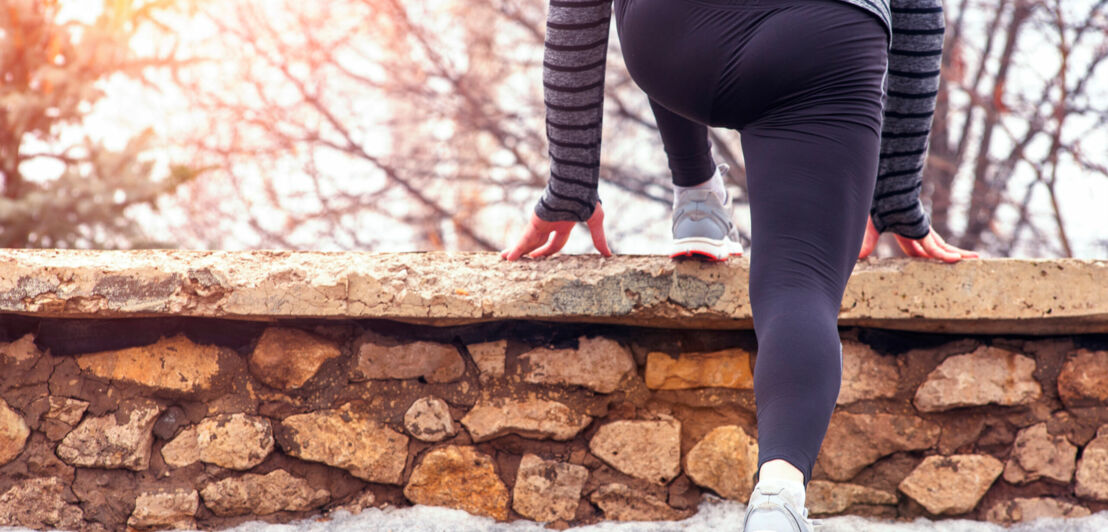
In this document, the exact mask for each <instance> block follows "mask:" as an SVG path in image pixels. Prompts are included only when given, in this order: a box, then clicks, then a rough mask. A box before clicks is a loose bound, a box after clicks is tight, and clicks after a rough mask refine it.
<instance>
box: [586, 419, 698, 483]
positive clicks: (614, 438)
mask: <svg viewBox="0 0 1108 532" xmlns="http://www.w3.org/2000/svg"><path fill="white" fill-rule="evenodd" d="M589 449H590V450H591V451H592V453H593V454H594V455H596V456H597V457H599V458H600V459H601V460H603V461H604V462H606V463H607V464H608V465H610V466H612V467H614V468H615V469H616V470H618V471H620V472H622V473H625V474H627V475H630V476H632V477H635V478H640V479H643V480H647V481H650V482H653V483H655V484H660V485H665V484H666V483H668V482H669V481H670V480H673V478H674V477H676V476H677V475H678V474H679V473H680V472H681V471H680V468H681V422H679V421H677V420H676V419H663V420H660V421H630V420H626V421H613V422H611V423H608V424H606V425H603V426H601V427H600V429H599V430H597V431H596V434H595V435H593V437H592V439H591V440H589Z"/></svg>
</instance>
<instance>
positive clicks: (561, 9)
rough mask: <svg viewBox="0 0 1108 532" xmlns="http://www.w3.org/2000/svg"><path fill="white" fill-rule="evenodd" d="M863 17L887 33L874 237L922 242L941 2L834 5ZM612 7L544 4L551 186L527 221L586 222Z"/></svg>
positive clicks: (595, 0)
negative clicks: (857, 11) (883, 234)
mask: <svg viewBox="0 0 1108 532" xmlns="http://www.w3.org/2000/svg"><path fill="white" fill-rule="evenodd" d="M839 1H842V2H846V3H849V4H853V5H856V6H858V7H861V8H863V9H866V10H868V11H870V12H872V13H873V14H874V15H876V16H877V17H878V18H880V19H881V21H882V22H883V23H884V25H885V27H886V28H887V29H888V31H889V35H890V48H889V71H888V79H887V87H886V89H887V90H886V100H885V116H884V125H883V126H882V136H881V159H880V163H879V166H878V176H877V186H876V188H875V190H874V196H873V204H872V207H871V210H870V215H871V217H872V218H873V222H874V225H875V226H876V227H877V229H878V230H879V231H881V232H885V231H894V232H896V233H897V234H899V235H901V236H904V237H908V238H923V237H924V236H927V233H928V231H929V230H930V228H931V220H930V219H929V218H928V216H927V213H926V212H924V210H923V206H922V204H921V203H920V199H919V195H920V188H921V186H922V183H923V179H922V177H923V166H924V162H925V160H926V158H927V146H928V137H929V135H930V132H931V121H932V117H933V115H934V112H935V98H936V96H937V95H938V86H939V68H940V64H941V62H942V44H943V31H944V20H943V8H942V0H839ZM611 16H612V4H611V0H550V10H549V14H548V17H547V25H546V51H545V55H544V60H543V86H544V92H545V96H546V134H547V138H548V139H549V142H550V181H549V183H548V184H547V187H546V190H545V192H544V193H543V196H542V198H541V199H540V200H539V203H538V205H536V206H535V213H536V214H537V215H538V216H539V218H542V219H543V220H547V221H561V220H573V221H585V220H588V219H589V217H590V216H592V213H593V210H594V209H595V208H596V204H597V202H598V201H599V195H598V194H597V181H598V176H599V169H600V140H601V126H602V121H603V115H604V111H603V105H602V103H603V100H604V74H605V64H606V58H607V55H608V35H609V27H610V24H611Z"/></svg>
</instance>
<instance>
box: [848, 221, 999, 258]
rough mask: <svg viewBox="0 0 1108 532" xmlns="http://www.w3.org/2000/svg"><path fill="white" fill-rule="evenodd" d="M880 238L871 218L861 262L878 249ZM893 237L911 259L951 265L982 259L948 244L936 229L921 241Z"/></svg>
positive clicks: (898, 236) (863, 243)
mask: <svg viewBox="0 0 1108 532" xmlns="http://www.w3.org/2000/svg"><path fill="white" fill-rule="evenodd" d="M880 236H881V234H880V233H878V232H877V227H875V226H874V225H873V218H870V219H869V220H868V221H867V222H866V237H865V239H864V240H863V241H862V252H861V253H859V254H858V259H859V260H861V259H864V258H866V257H868V256H869V255H870V253H873V250H874V248H876V247H877V239H878V237H880ZM893 236H895V237H896V243H897V244H899V245H900V249H902V250H903V251H904V254H905V255H908V256H909V257H918V258H921V259H939V260H941V261H943V262H949V263H954V262H958V261H960V260H962V259H979V258H981V256H980V255H978V254H977V253H974V252H972V251H966V250H964V249H960V248H956V247H954V246H952V245H950V244H947V243H946V241H944V240H943V237H941V236H939V234H938V233H936V232H935V230H934V229H932V230H931V231H930V232H928V233H927V236H925V237H923V238H920V239H912V238H905V237H903V236H900V235H893Z"/></svg>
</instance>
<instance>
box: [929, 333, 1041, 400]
mask: <svg viewBox="0 0 1108 532" xmlns="http://www.w3.org/2000/svg"><path fill="white" fill-rule="evenodd" d="M1034 372H1035V359H1033V358H1030V357H1027V356H1024V355H1021V354H1019V353H1014V352H1012V351H1008V350H1006V349H1001V348H999V347H990V346H981V347H980V348H978V349H977V350H976V351H974V352H972V353H969V354H965V355H955V356H952V357H950V358H947V359H946V360H944V361H943V363H942V364H939V367H937V368H935V370H934V371H932V372H931V373H930V374H929V375H928V376H927V380H926V381H925V382H924V383H923V384H922V385H921V386H920V387H919V389H918V390H916V398H915V405H916V408H918V409H919V410H920V411H922V412H940V411H943V410H950V409H953V408H959V407H963V406H982V405H987V404H999V405H1005V406H1012V405H1024V404H1028V403H1031V402H1033V401H1035V400H1036V399H1038V398H1039V397H1042V386H1041V385H1040V384H1039V382H1038V381H1036V380H1035V377H1034V375H1033V374H1034Z"/></svg>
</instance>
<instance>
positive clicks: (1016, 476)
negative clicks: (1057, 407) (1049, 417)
mask: <svg viewBox="0 0 1108 532" xmlns="http://www.w3.org/2000/svg"><path fill="white" fill-rule="evenodd" d="M1076 463H1077V447H1076V446H1075V445H1073V444H1072V443H1070V442H1069V440H1067V439H1066V437H1065V436H1052V435H1050V434H1049V433H1048V432H1047V424H1046V423H1039V424H1037V425H1034V426H1031V427H1028V428H1026V429H1023V430H1021V431H1020V433H1019V435H1017V436H1016V441H1015V443H1014V444H1013V445H1012V455H1011V456H1010V457H1009V458H1008V462H1007V464H1005V466H1004V480H1006V481H1008V482H1011V483H1012V484H1025V483H1027V482H1033V481H1035V480H1039V479H1040V478H1048V479H1051V480H1054V481H1055V482H1061V483H1063V484H1069V483H1070V481H1071V480H1072V479H1073V472H1074V469H1075V467H1076Z"/></svg>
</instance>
